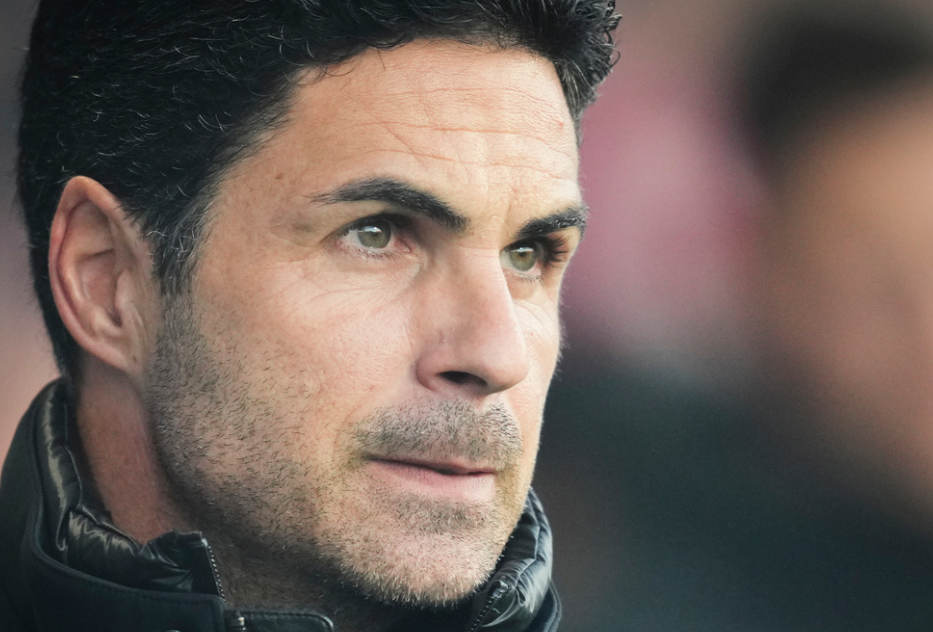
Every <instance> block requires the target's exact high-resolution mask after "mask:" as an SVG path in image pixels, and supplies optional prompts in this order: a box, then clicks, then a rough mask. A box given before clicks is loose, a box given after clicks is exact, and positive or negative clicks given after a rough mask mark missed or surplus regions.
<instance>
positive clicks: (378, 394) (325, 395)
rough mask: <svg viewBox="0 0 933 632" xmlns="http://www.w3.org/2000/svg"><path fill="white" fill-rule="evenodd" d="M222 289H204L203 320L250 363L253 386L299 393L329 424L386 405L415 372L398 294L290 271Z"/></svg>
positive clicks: (270, 392)
mask: <svg viewBox="0 0 933 632" xmlns="http://www.w3.org/2000/svg"><path fill="white" fill-rule="evenodd" d="M277 280H278V281H279V282H278V283H276V281H277ZM215 289H216V290H217V291H214V292H211V291H209V290H210V288H207V287H206V288H205V291H204V292H203V300H202V301H201V303H200V305H201V306H202V312H203V315H204V320H205V322H209V323H211V329H212V330H213V331H212V332H211V334H212V337H213V338H215V339H218V340H220V341H221V343H222V344H226V345H227V346H228V349H227V352H228V353H229V354H230V355H231V356H234V357H236V358H238V361H239V362H242V363H243V364H244V365H245V366H244V367H243V371H244V372H249V373H250V374H251V376H250V377H249V378H248V380H249V382H250V385H251V387H253V388H258V389H262V390H264V391H266V393H265V395H266V396H268V397H270V398H273V399H274V398H282V397H288V396H289V395H291V396H293V397H294V396H298V397H300V398H301V399H302V400H303V401H302V403H301V405H300V406H301V407H302V408H305V409H313V413H314V414H315V417H316V418H318V419H319V420H322V421H323V422H330V423H334V424H339V423H341V422H342V421H343V420H345V419H346V418H347V417H351V416H353V415H354V413H355V412H356V411H358V410H359V409H362V408H371V407H373V406H378V405H380V404H385V403H386V402H385V401H384V399H385V398H386V397H387V396H391V394H392V392H393V391H394V390H395V389H396V387H397V386H398V383H399V381H400V380H401V379H402V378H403V377H404V376H405V375H406V374H407V372H408V369H407V367H408V365H409V364H410V362H411V359H410V358H411V351H410V343H409V339H408V332H407V329H406V322H405V319H404V318H403V315H404V310H403V309H402V307H401V306H400V305H399V304H398V301H393V300H391V297H386V296H384V295H381V294H379V293H377V292H373V291H371V289H355V290H344V291H327V290H325V289H324V288H322V287H321V286H320V285H317V284H315V283H312V282H310V281H308V280H306V279H295V278H294V277H292V278H288V277H287V276H285V275H281V276H280V277H276V275H269V276H268V277H267V278H266V281H265V282H263V283H256V284H243V285H239V286H238V287H235V288H232V287H230V286H227V287H223V286H221V287H217V286H215ZM365 412H366V411H363V412H362V413H361V414H365Z"/></svg>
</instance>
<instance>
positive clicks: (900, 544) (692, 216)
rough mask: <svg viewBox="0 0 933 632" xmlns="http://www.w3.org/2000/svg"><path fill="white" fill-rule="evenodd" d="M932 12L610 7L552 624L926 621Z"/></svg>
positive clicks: (578, 291) (22, 296)
mask: <svg viewBox="0 0 933 632" xmlns="http://www.w3.org/2000/svg"><path fill="white" fill-rule="evenodd" d="M929 4H930V3H929V0H901V1H896V0H887V1H886V2H880V1H879V2H867V1H862V2H859V1H855V0H848V1H846V2H842V1H840V2H836V3H832V4H830V3H829V2H827V1H826V0H824V1H823V2H812V1H811V2H797V1H796V0H794V1H792V0H756V1H755V2H751V1H749V0H745V1H741V0H653V1H651V2H649V1H647V0H642V1H641V2H636V1H635V0H618V2H617V5H618V9H619V10H620V12H621V13H623V15H624V16H625V19H624V21H623V24H622V26H621V27H620V33H619V37H618V41H619V43H620V53H621V57H620V62H619V64H618V66H617V68H616V70H615V72H614V74H613V75H612V76H611V78H610V79H609V80H608V81H607V83H606V84H605V86H604V87H603V89H602V91H601V92H602V96H601V98H600V100H599V101H598V102H597V103H596V105H594V106H593V108H592V109H591V111H590V112H589V113H588V115H587V118H586V120H585V123H584V135H585V136H584V138H585V141H584V145H583V148H582V177H583V186H584V190H585V195H586V199H587V201H588V203H589V205H590V207H591V208H592V217H591V222H590V228H589V230H588V231H587V237H586V240H585V242H584V247H583V249H582V250H581V251H580V253H579V254H578V255H577V258H576V259H575V261H574V263H573V265H572V267H571V270H570V273H569V276H568V279H567V284H566V292H565V320H566V324H567V328H566V330H567V341H568V342H567V348H566V350H565V357H564V362H563V364H562V367H561V369H560V373H559V375H558V377H557V378H556V380H555V385H554V388H553V390H552V394H551V396H550V398H549V404H548V410H547V415H546V416H547V423H546V424H545V428H544V436H543V444H542V452H541V455H540V458H539V461H538V471H537V475H536V482H535V486H536V488H537V489H538V491H539V494H540V495H541V496H542V497H543V499H544V501H545V504H546V506H547V509H548V513H549V515H550V517H551V522H552V524H553V527H554V530H555V532H556V548H557V551H556V555H557V559H556V569H555V573H556V581H557V582H558V585H559V588H560V590H561V595H562V598H563V600H564V605H565V623H564V625H563V626H562V629H563V630H565V631H566V632H583V631H587V632H601V631H607V632H608V631H615V630H620V631H629V630H631V631H646V632H649V631H650V632H654V631H658V632H661V631H664V632H668V631H671V630H679V631H688V632H689V631H706V630H710V631H712V630H716V631H720V630H729V631H739V632H742V631H749V632H751V631H755V632H762V631H771V630H775V631H776V630H781V631H785V630H794V631H808V630H813V631H817V630H819V631H821V632H826V631H829V632H834V631H836V630H839V631H841V630H846V631H859V630H920V629H933V423H930V422H929V421H928V420H933V410H931V409H933V388H931V387H930V386H933V385H930V386H928V385H927V380H928V379H930V380H933V371H931V369H933V366H931V365H933V329H928V327H929V326H933V265H930V264H933V247H931V245H933V175H931V174H933V114H930V113H933V79H930V75H929V69H928V63H929V62H928V57H927V55H928V53H927V50H928V48H927V47H928V44H927V42H928V41H930V38H931V37H933V36H931V35H930V34H931V33H933V16H931V13H933V7H931V6H928V5H929ZM33 8H34V7H33V2H32V1H31V0H4V4H3V6H2V8H0V44H2V45H0V82H2V84H0V94H2V95H3V99H2V101H0V165H2V172H3V174H4V178H3V179H2V180H0V457H2V455H3V454H4V453H5V451H6V445H7V444H8V442H9V439H10V437H11V436H12V432H13V428H14V426H15V423H16V421H17V420H18V418H19V416H20V415H21V414H22V412H23V411H24V410H25V408H26V406H27V404H28V402H29V401H30V400H31V398H32V396H33V395H34V393H35V392H36V391H37V390H38V389H39V387H40V386H41V385H42V384H43V383H44V382H45V381H47V380H49V379H51V377H53V376H54V363H53V362H52V360H51V355H50V350H49V345H48V343H47V342H46V340H45V336H44V332H43V330H42V325H41V319H40V317H39V315H38V310H37V308H36V307H35V302H34V299H33V298H32V296H31V290H30V281H29V279H28V268H27V265H26V248H25V235H24V233H23V231H22V230H21V228H20V226H19V220H18V215H17V212H18V211H17V210H15V209H14V208H13V203H12V199H13V189H12V178H11V177H9V175H8V174H11V173H12V169H13V145H14V138H15V121H16V111H15V97H14V95H15V88H14V86H15V80H16V73H17V71H18V65H19V63H20V61H21V58H22V54H21V48H20V47H21V46H23V45H24V44H25V41H26V35H27V32H28V27H29V20H30V18H31V13H32V10H33ZM898 15H901V16H905V15H906V16H907V17H906V18H904V17H902V18H900V19H897V18H895V16H898Z"/></svg>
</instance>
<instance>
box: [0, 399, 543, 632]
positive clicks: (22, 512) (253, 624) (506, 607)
mask: <svg viewBox="0 0 933 632" xmlns="http://www.w3.org/2000/svg"><path fill="white" fill-rule="evenodd" d="M74 434H75V433H74V430H73V419H72V412H71V405H70V403H69V398H68V395H67V389H66V388H65V386H64V385H63V384H62V383H61V382H53V383H52V384H50V385H49V386H48V387H46V388H45V390H43V391H42V393H40V394H39V396H38V397H37V398H36V400H35V401H34V402H33V404H32V406H31V407H30V409H29V411H28V412H27V413H26V415H25V417H24V418H23V420H22V422H21V423H20V425H19V428H18V429H17V431H16V435H15V437H14V439H13V444H12V445H11V447H10V451H9V454H8V455H7V459H6V463H5V464H4V467H3V473H2V478H0V630H2V631H3V632H27V631H28V632H40V631H41V632H90V631H93V632H172V631H178V632H300V631H308V632H339V630H336V631H335V630H334V626H333V624H332V622H331V621H330V620H329V619H328V618H327V617H326V616H324V615H322V614H320V613H316V612H308V611H287V612H286V611H273V610H265V611H259V610H255V611H253V610H246V611H236V610H233V609H231V608H229V607H228V605H227V604H226V602H225V601H224V597H223V594H222V592H221V590H220V588H219V584H218V582H217V580H216V568H215V565H214V561H213V556H212V553H211V548H210V545H209V544H208V542H207V541H206V539H205V538H204V537H203V536H202V535H201V534H200V533H177V532H170V533H166V534H164V535H162V536H160V537H158V538H156V539H154V540H152V541H151V542H149V543H148V544H145V545H141V544H139V543H138V542H136V541H135V540H133V539H132V538H130V537H128V536H127V535H125V534H124V533H122V532H121V531H120V530H119V529H117V528H116V527H115V526H114V525H113V523H112V522H111V521H110V519H109V516H108V514H107V512H106V510H104V509H103V505H102V503H101V502H100V499H99V498H97V497H96V496H95V493H94V491H93V489H92V486H88V485H86V484H84V483H83V482H82V478H81V471H82V470H83V468H82V467H81V466H80V464H79V461H78V459H80V451H79V450H76V449H75V444H74V440H75V437H74ZM550 556H551V532H550V528H549V526H548V523H547V520H546V518H545V516H544V513H543V511H542V509H541V505H540V503H539V502H538V500H537V498H536V497H535V495H534V493H533V492H532V493H530V494H529V497H528V500H527V502H526V504H525V510H524V513H523V515H522V517H521V519H520V521H519V523H518V526H517V527H516V529H515V531H514V533H513V534H512V538H511V539H510V541H509V543H508V545H507V546H506V548H505V551H504V554H503V557H502V559H501V560H500V562H499V565H498V567H497V570H496V572H495V573H494V575H493V577H492V578H491V579H490V580H489V581H488V582H487V584H486V585H485V586H484V587H483V588H482V589H481V590H480V591H479V592H478V593H477V594H476V596H475V598H474V599H473V600H472V603H471V604H470V606H469V607H467V608H465V609H464V610H463V612H460V613H456V614H455V615H453V616H452V617H448V618H447V619H445V621H446V623H440V622H439V623H438V624H437V626H436V627H432V628H431V629H439V630H444V631H445V632H446V631H448V630H451V631H454V632H456V631H459V630H463V631H466V632H479V631H483V632H552V631H554V630H556V629H557V625H558V622H559V620H560V603H559V601H558V598H557V594H556V593H555V591H554V588H553V586H552V585H551V582H550V573H551V560H550Z"/></svg>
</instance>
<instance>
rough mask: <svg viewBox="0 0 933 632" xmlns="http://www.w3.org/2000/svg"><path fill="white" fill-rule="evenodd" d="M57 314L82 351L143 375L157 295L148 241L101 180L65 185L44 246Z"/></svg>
mask: <svg viewBox="0 0 933 632" xmlns="http://www.w3.org/2000/svg"><path fill="white" fill-rule="evenodd" d="M49 280H50V281H51V285H52V294H53V296H54V297H55V304H56V306H57V307H58V313H59V314H60V316H61V319H62V321H63V322H64V324H65V327H67V329H68V331H69V332H70V333H71V335H72V336H73V337H74V339H75V341H76V342H77V343H78V344H79V345H80V346H81V347H82V349H84V351H85V352H87V353H88V354H90V355H91V356H93V357H95V358H97V359H98V360H100V361H102V362H104V363H105V364H108V365H110V366H112V367H114V368H116V369H119V370H121V371H123V372H125V373H127V374H129V375H131V376H133V377H140V376H141V375H142V369H143V368H144V366H145V362H146V359H147V357H148V354H149V352H150V349H151V348H152V345H153V343H154V340H155V338H154V334H155V332H156V331H157V327H156V326H157V322H156V319H157V317H158V314H159V313H160V312H159V309H158V301H159V292H158V291H157V288H156V287H155V286H156V284H155V283H154V282H153V279H152V261H151V258H150V252H149V248H148V243H147V242H146V240H145V239H143V238H142V235H141V234H140V231H139V228H138V227H137V226H136V225H135V224H134V223H133V222H132V221H131V220H130V219H129V218H128V217H127V216H126V214H125V213H124V212H123V207H122V206H121V205H120V202H119V201H118V200H117V199H116V198H115V197H114V196H113V195H112V194H111V193H110V191H108V190H107V189H106V188H104V187H103V186H102V185H101V184H100V183H99V182H96V181H95V180H92V179H90V178H85V177H76V178H72V179H71V180H70V181H69V182H68V184H66V185H65V190H64V191H63V192H62V197H61V200H60V201H59V203H58V209H57V210H56V211H55V218H54V220H53V221H52V232H51V238H50V243H49Z"/></svg>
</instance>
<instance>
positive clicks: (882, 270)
mask: <svg viewBox="0 0 933 632" xmlns="http://www.w3.org/2000/svg"><path fill="white" fill-rule="evenodd" d="M884 11H885V12H886V13H885V14H884V15H881V16H879V15H878V14H874V15H872V14H868V15H854V16H848V19H846V15H845V14H842V15H837V16H834V17H828V16H811V15H805V16H799V17H798V18H796V19H795V20H793V21H790V22H788V23H786V24H785V25H784V27H783V28H781V29H777V30H776V31H775V32H774V33H773V36H774V37H773V41H772V45H771V46H770V47H768V48H767V49H766V53H765V54H764V55H763V56H762V57H760V58H759V59H758V62H757V63H756V64H754V65H752V66H751V68H750V70H751V74H750V78H749V82H748V94H749V102H750V104H751V106H752V107H751V108H750V114H751V120H752V121H753V122H754V126H753V130H754V132H755V137H756V139H757V141H758V142H757V147H758V149H759V150H760V153H761V156H762V157H763V158H764V160H763V164H764V165H766V167H767V169H766V172H765V173H766V175H767V177H768V182H769V185H770V191H771V193H772V196H771V200H772V208H770V209H769V210H768V212H767V213H766V214H765V216H764V217H763V218H762V225H763V228H764V230H763V231H762V248H761V254H762V257H761V262H762V265H761V266H760V275H759V276H758V278H757V285H756V298H757V299H758V300H759V301H760V303H759V306H760V309H759V310H758V316H759V318H758V322H759V324H760V325H761V334H762V339H761V347H762V348H763V349H764V350H765V355H766V358H767V366H768V369H769V372H768V374H767V376H766V377H767V378H768V380H769V381H770V382H771V383H772V385H778V386H779V388H780V389H782V390H781V399H782V400H783V403H784V404H787V403H790V404H792V405H793V406H794V407H796V408H795V413H796V414H795V415H794V417H797V418H799V420H800V421H803V422H805V423H803V424H799V425H798V426H796V427H795V428H794V429H795V430H797V431H799V432H802V434H798V433H795V434H794V435H793V436H794V438H795V439H797V440H798V443H801V444H804V445H816V446H819V454H820V458H821V459H822V460H823V462H828V463H834V468H831V469H835V470H836V473H837V474H838V473H843V474H845V475H846V476H851V477H855V478H856V479H858V480H857V485H855V486H853V487H857V486H861V487H863V488H864V489H866V490H869V492H870V493H872V494H875V495H876V496H877V497H878V498H881V499H882V501H883V502H885V503H888V502H891V503H893V504H895V505H900V506H899V507H897V509H898V510H903V509H904V508H905V507H906V508H908V509H909V511H911V512H914V513H925V514H927V517H925V518H924V521H926V522H929V521H930V518H929V514H930V513H931V512H933V502H931V494H933V485H931V481H933V423H931V421H933V398H931V393H933V388H931V386H933V384H931V382H930V376H931V375H933V373H931V371H933V345H931V343H930V340H931V335H933V328H931V323H933V275H931V270H933V268H931V263H933V259H931V257H930V253H931V252H933V249H931V245H933V241H931V237H933V215H931V213H930V209H931V208H933V178H930V173H931V170H933V151H931V148H933V134H931V130H933V117H931V114H930V113H931V112H933V47H931V45H930V43H929V41H928V40H927V36H926V35H925V34H924V33H923V32H922V31H918V29H916V28H915V25H911V24H905V23H904V22H903V21H902V20H895V19H894V16H891V15H889V14H887V11H888V9H884ZM879 12H880V11H879ZM800 413H804V414H800ZM784 421H787V418H786V417H785V418H784ZM918 509H919V511H918ZM925 528H928V527H925Z"/></svg>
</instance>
